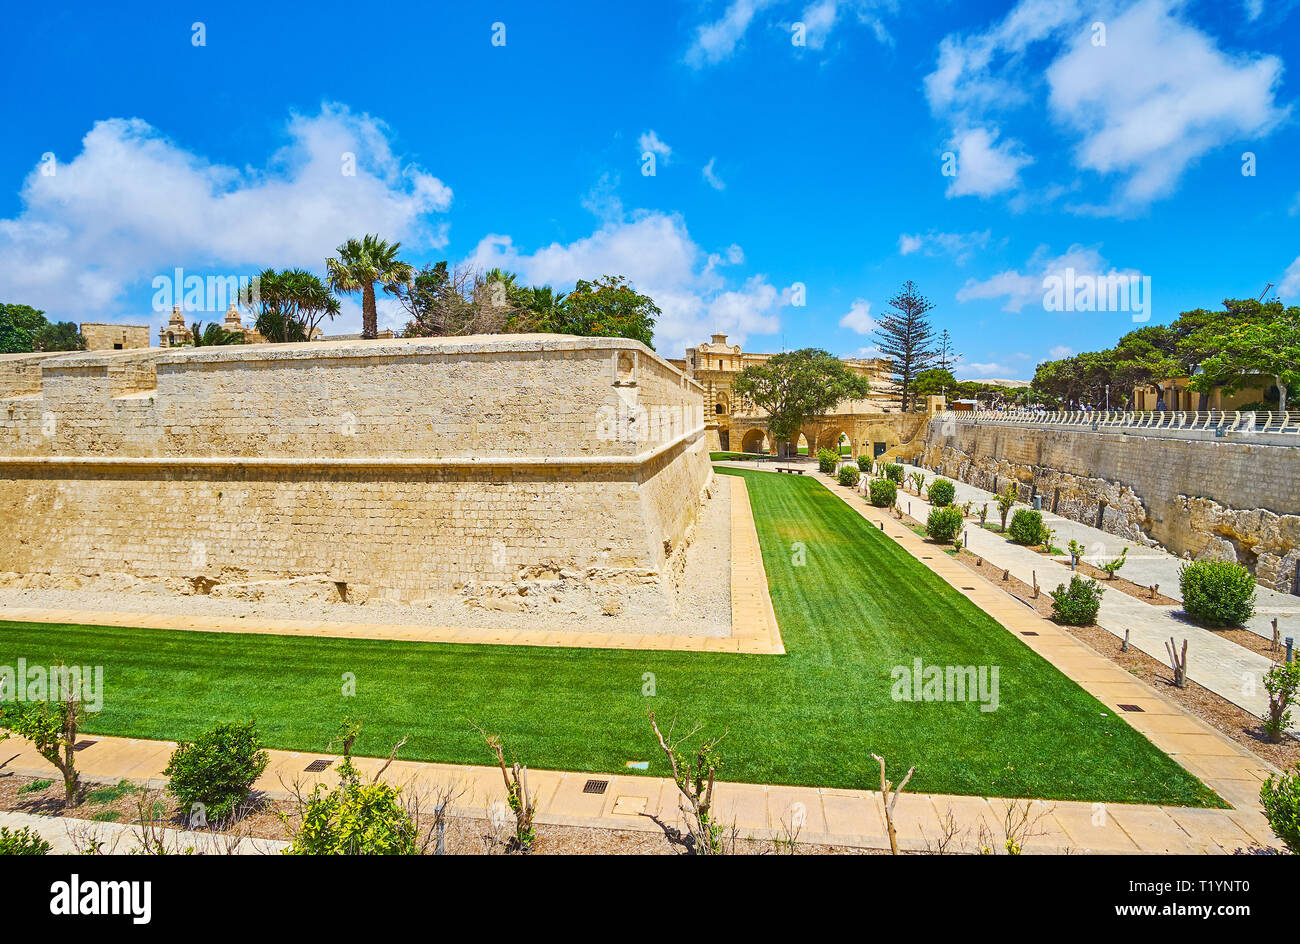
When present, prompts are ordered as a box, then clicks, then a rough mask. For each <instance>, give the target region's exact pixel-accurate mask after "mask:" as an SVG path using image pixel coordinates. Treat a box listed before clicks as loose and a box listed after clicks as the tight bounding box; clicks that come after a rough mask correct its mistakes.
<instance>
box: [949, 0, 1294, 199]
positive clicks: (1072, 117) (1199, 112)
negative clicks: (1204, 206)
mask: <svg viewBox="0 0 1300 944" xmlns="http://www.w3.org/2000/svg"><path fill="white" fill-rule="evenodd" d="M1187 15H1188V5H1187V4H1185V3H1182V2H1178V0H1137V2H1123V0H1121V2H1120V4H1119V6H1118V10H1117V12H1115V13H1114V14H1113V15H1109V16H1101V17H1100V21H1101V22H1102V23H1104V25H1105V29H1106V34H1105V40H1106V41H1105V45H1094V44H1093V42H1094V35H1095V34H1094V32H1093V30H1092V24H1093V21H1094V20H1097V19H1099V16H1098V14H1096V13H1094V12H1093V11H1091V10H1084V9H1081V8H1079V7H1078V6H1077V5H1076V4H1074V3H1070V2H1065V0H1021V2H1020V3H1019V4H1017V5H1016V7H1015V8H1014V9H1013V10H1012V11H1011V12H1010V13H1009V14H1007V16H1006V17H1005V18H1004V19H1003V20H1001V21H1000V22H999V23H996V24H994V25H993V26H991V27H990V28H989V29H988V30H986V31H984V32H977V33H973V34H967V35H950V36H948V37H945V38H944V40H943V41H942V42H941V43H940V44H939V50H938V55H937V58H936V63H935V68H934V71H932V72H931V73H930V74H929V75H928V76H926V78H925V83H924V84H925V92H926V97H927V100H928V101H929V103H930V108H931V111H932V112H933V113H934V114H935V116H936V117H940V118H943V119H944V120H946V121H948V122H950V123H951V125H952V127H954V128H956V129H962V128H972V127H975V128H978V127H980V126H982V125H987V124H988V122H989V115H990V114H991V113H992V112H995V111H999V110H1003V111H1005V110H1008V109H1012V108H1019V107H1022V106H1025V105H1027V104H1030V103H1033V102H1035V100H1036V99H1037V97H1038V92H1039V88H1040V85H1041V82H1040V76H1042V77H1045V79H1046V91H1047V96H1046V101H1045V105H1046V108H1047V110H1046V113H1045V114H1041V115H1036V116H1033V117H1034V118H1036V119H1037V120H1038V122H1039V123H1040V124H1042V125H1044V126H1046V125H1047V124H1048V120H1049V119H1050V121H1051V123H1052V125H1054V126H1055V127H1058V128H1061V129H1063V130H1065V131H1066V132H1067V134H1069V135H1070V136H1071V137H1072V138H1073V145H1074V146H1073V160H1074V164H1075V166H1076V167H1078V168H1080V169H1082V170H1086V171H1092V172H1095V173H1097V174H1099V175H1102V176H1103V177H1106V178H1111V179H1114V180H1115V181H1116V187H1115V191H1114V193H1113V194H1112V195H1111V197H1110V198H1109V199H1108V201H1107V202H1106V203H1105V204H1103V205H1100V206H1086V205H1080V206H1077V207H1074V208H1073V209H1075V210H1076V211H1077V212H1083V213H1091V214H1117V213H1126V212H1132V211H1134V210H1137V209H1141V208H1143V207H1145V206H1146V205H1148V204H1149V203H1151V202H1152V201H1154V200H1158V199H1161V198H1163V197H1165V196H1168V195H1169V194H1170V193H1172V192H1173V191H1174V190H1175V189H1176V188H1177V185H1178V182H1179V180H1180V178H1181V177H1182V175H1183V173H1184V172H1185V171H1186V169H1187V168H1188V167H1189V166H1191V164H1193V163H1194V162H1195V161H1196V160H1198V159H1199V158H1201V157H1202V156H1203V155H1205V154H1207V153H1209V152H1210V151H1212V150H1213V149H1215V148H1218V147H1221V146H1224V145H1226V144H1229V143H1231V142H1233V141H1237V140H1241V139H1252V138H1255V139H1257V138H1259V137H1262V136H1264V135H1267V134H1268V133H1270V132H1271V131H1272V130H1273V129H1274V128H1276V127H1277V126H1278V125H1279V124H1280V123H1281V121H1282V120H1283V119H1284V118H1285V117H1286V115H1287V114H1288V112H1289V109H1285V108H1279V107H1278V106H1277V105H1276V104H1275V102H1274V93H1275V91H1276V89H1277V87H1278V86H1279V84H1280V81H1281V74H1282V62H1281V60H1280V59H1279V58H1278V57H1276V56H1259V55H1253V56H1252V55H1238V54H1229V53H1227V52H1225V51H1223V50H1222V49H1220V48H1219V46H1218V45H1217V43H1216V42H1215V40H1214V39H1213V38H1212V37H1210V36H1208V35H1207V34H1206V33H1205V32H1203V31H1202V30H1200V29H1199V28H1198V27H1196V26H1195V25H1193V24H1192V23H1191V22H1189V20H1188V19H1187V18H1186V17H1187ZM1036 45H1041V47H1042V48H1041V49H1035V50H1032V53H1033V55H1032V59H1031V55H1030V52H1031V47H1033V46H1036ZM1044 54H1045V55H1046V57H1047V58H1048V59H1049V60H1050V64H1049V65H1048V66H1047V68H1046V70H1045V71H1044V70H1043V69H1042V67H1041V65H1040V64H1039V63H1040V61H1041V60H1042V58H1044ZM956 136H960V132H959V133H958V135H956ZM976 143H978V142H976ZM989 146H990V148H991V142H989ZM984 150H986V151H987V150H989V148H985V149H984ZM1014 157H1015V153H1014V151H1012V152H1009V153H1003V154H1001V155H995V157H994V159H993V160H992V162H991V163H990V164H989V167H990V169H991V171H992V173H991V176H990V178H989V179H988V181H986V183H985V186H984V191H983V192H982V191H981V190H980V189H978V188H975V189H971V190H970V191H969V192H975V193H981V195H987V193H988V192H998V191H999V190H1003V189H1008V187H1007V186H1000V187H999V186H996V185H997V183H998V181H999V180H1000V179H1001V180H1003V181H1005V180H1006V179H1007V177H1008V176H1009V174H1010V173H1012V172H1014V170H1017V169H1018V168H1017V167H1013V166H1011V165H1013V164H1014ZM1007 158H1012V160H1011V161H1008V160H1007ZM959 172H960V167H959ZM972 187H974V182H973V181H972ZM966 189H967V188H965V187H964V185H962V184H961V182H960V178H958V181H955V182H954V183H953V185H951V186H950V187H949V195H950V196H956V195H961V193H962V192H963V191H964V190H966Z"/></svg>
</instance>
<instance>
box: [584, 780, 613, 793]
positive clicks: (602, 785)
mask: <svg viewBox="0 0 1300 944" xmlns="http://www.w3.org/2000/svg"><path fill="white" fill-rule="evenodd" d="M608 787H609V781H608V780H588V781H587V782H586V783H585V784H583V787H582V792H583V793H604V792H605V790H606V789H608Z"/></svg>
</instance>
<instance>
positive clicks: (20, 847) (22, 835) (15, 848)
mask: <svg viewBox="0 0 1300 944" xmlns="http://www.w3.org/2000/svg"><path fill="white" fill-rule="evenodd" d="M50 849H51V846H50V844H49V843H48V842H46V841H45V840H44V839H42V838H41V835H40V833H36V832H32V830H31V829H29V828H28V827H26V826H24V827H23V828H22V829H10V828H9V827H7V826H0V856H6V855H49V853H50Z"/></svg>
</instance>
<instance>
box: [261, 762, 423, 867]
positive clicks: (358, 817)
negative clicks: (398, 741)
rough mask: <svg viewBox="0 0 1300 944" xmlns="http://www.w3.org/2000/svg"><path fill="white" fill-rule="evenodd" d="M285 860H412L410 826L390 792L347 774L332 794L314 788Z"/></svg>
mask: <svg viewBox="0 0 1300 944" xmlns="http://www.w3.org/2000/svg"><path fill="white" fill-rule="evenodd" d="M301 812H302V825H301V826H300V827H299V828H298V831H297V832H296V833H295V834H294V836H293V842H292V843H291V844H290V846H289V848H288V849H286V850H285V853H286V854H287V855H416V854H418V852H419V843H418V841H417V835H416V828H415V823H414V822H412V820H411V817H410V815H409V814H408V813H407V811H406V808H405V807H404V806H403V804H402V801H401V795H400V794H399V792H398V791H397V789H396V788H394V787H390V786H389V785H388V784H386V783H364V784H363V783H361V781H360V780H359V779H358V778H357V777H356V776H355V774H354V773H352V772H351V771H350V764H349V767H348V768H345V769H344V771H343V772H342V783H340V785H339V786H337V787H335V788H334V789H333V790H326V789H325V785H324V784H317V786H316V789H315V790H313V791H312V794H311V796H309V797H307V798H306V802H305V804H304V806H303V809H302V811H301Z"/></svg>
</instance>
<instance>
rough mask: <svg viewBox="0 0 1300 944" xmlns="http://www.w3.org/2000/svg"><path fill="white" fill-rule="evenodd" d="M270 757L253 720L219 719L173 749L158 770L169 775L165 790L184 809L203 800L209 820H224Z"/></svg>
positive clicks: (232, 811) (188, 808)
mask: <svg viewBox="0 0 1300 944" xmlns="http://www.w3.org/2000/svg"><path fill="white" fill-rule="evenodd" d="M270 760H271V755H269V754H268V753H267V752H266V751H264V750H262V741H261V739H260V738H259V737H258V736H257V724H256V723H255V722H253V721H249V722H248V723H247V724H240V723H239V722H236V721H227V722H223V723H221V724H218V725H217V726H216V727H215V728H213V729H211V730H210V731H205V732H203V733H202V734H200V735H199V736H198V737H197V738H196V739H195V740H193V741H189V742H187V741H182V742H181V743H180V744H179V745H178V746H177V748H176V750H175V751H173V752H172V756H171V760H169V761H168V762H167V769H166V770H164V771H163V773H165V774H166V775H167V776H168V777H169V778H171V779H170V780H168V782H167V792H168V793H170V794H171V795H172V796H174V797H176V799H177V800H179V801H180V802H181V804H182V805H183V806H184V807H186V809H185V810H184V811H183V812H185V813H186V814H188V813H189V811H190V810H191V809H193V807H194V804H196V803H202V804H203V807H204V815H205V816H206V818H207V819H208V821H209V822H212V821H214V820H223V819H226V818H227V817H229V816H230V815H231V814H232V813H234V812H235V811H236V809H237V807H238V806H239V804H241V803H243V802H244V800H245V798H247V796H248V791H249V790H250V789H251V788H252V786H253V783H254V782H255V781H256V780H257V778H258V777H260V776H261V775H262V771H263V770H265V769H266V765H267V764H268V763H269V762H270Z"/></svg>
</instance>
